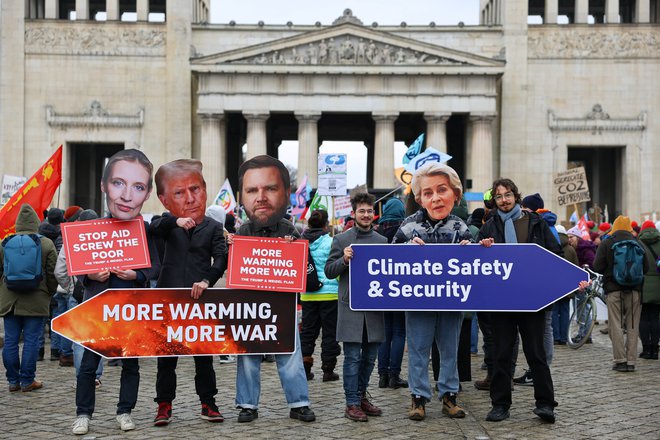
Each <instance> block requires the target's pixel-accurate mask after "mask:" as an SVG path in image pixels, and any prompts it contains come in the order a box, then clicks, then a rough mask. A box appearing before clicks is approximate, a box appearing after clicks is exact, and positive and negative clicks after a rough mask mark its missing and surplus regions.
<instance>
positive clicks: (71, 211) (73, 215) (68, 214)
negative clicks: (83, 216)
mask: <svg viewBox="0 0 660 440" xmlns="http://www.w3.org/2000/svg"><path fill="white" fill-rule="evenodd" d="M82 211H83V209H82V208H81V207H80V206H76V205H73V206H69V207H68V208H66V211H64V219H65V220H66V221H68V222H75V221H76V220H77V219H78V216H79V215H80V213H81V212H82Z"/></svg>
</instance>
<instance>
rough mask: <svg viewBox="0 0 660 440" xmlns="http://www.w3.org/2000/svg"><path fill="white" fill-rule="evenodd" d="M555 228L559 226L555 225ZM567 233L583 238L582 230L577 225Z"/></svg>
mask: <svg viewBox="0 0 660 440" xmlns="http://www.w3.org/2000/svg"><path fill="white" fill-rule="evenodd" d="M555 228H557V227H556V226H555ZM566 235H575V236H576V237H579V238H582V231H581V230H580V228H578V227H577V226H573V227H572V228H571V229H569V230H568V231H566Z"/></svg>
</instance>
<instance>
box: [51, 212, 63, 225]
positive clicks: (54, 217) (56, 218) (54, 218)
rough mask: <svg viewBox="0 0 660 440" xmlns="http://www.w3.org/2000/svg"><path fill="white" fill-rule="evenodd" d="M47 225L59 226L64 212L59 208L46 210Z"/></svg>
mask: <svg viewBox="0 0 660 440" xmlns="http://www.w3.org/2000/svg"><path fill="white" fill-rule="evenodd" d="M47 218H48V223H50V224H51V225H59V224H60V223H62V222H63V221H64V211H62V210H61V209H59V208H50V209H49V210H48V217H47Z"/></svg>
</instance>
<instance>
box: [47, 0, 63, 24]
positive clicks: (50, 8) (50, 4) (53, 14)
mask: <svg viewBox="0 0 660 440" xmlns="http://www.w3.org/2000/svg"><path fill="white" fill-rule="evenodd" d="M59 6H60V1H59V0H46V13H45V18H51V19H55V18H58V17H59V15H60V9H59Z"/></svg>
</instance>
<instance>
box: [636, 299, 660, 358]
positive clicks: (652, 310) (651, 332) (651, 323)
mask: <svg viewBox="0 0 660 440" xmlns="http://www.w3.org/2000/svg"><path fill="white" fill-rule="evenodd" d="M639 339H641V340H642V345H652V346H653V347H655V348H656V349H657V347H658V341H659V340H660V305H659V304H648V303H647V304H642V315H641V318H640V321H639Z"/></svg>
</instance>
